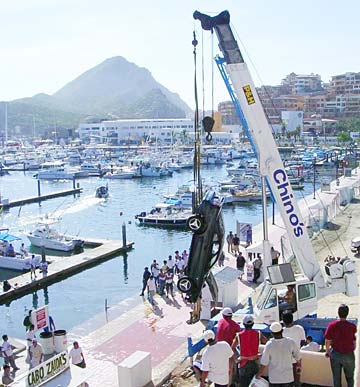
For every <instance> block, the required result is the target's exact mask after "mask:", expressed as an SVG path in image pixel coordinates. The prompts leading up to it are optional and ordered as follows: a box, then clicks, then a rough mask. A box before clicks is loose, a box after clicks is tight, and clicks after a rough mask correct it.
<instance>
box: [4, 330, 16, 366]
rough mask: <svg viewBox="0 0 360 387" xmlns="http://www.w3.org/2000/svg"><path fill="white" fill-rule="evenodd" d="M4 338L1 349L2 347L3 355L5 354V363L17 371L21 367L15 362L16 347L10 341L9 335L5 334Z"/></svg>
mask: <svg viewBox="0 0 360 387" xmlns="http://www.w3.org/2000/svg"><path fill="white" fill-rule="evenodd" d="M2 339H3V342H2V344H1V347H0V349H1V352H2V355H3V357H4V360H5V364H10V365H11V367H12V369H13V370H14V371H17V370H18V369H19V368H18V367H17V366H16V364H15V356H14V352H13V349H14V348H15V347H13V346H12V345H11V344H10V343H9V338H8V336H7V335H3V337H2Z"/></svg>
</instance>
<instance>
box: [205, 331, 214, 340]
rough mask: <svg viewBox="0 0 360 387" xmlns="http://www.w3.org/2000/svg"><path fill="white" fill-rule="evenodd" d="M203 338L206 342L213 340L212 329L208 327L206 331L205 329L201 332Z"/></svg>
mask: <svg viewBox="0 0 360 387" xmlns="http://www.w3.org/2000/svg"><path fill="white" fill-rule="evenodd" d="M203 339H204V340H205V341H206V342H208V341H209V340H214V339H215V333H214V332H213V331H212V330H210V329H208V330H207V331H205V332H204V333H203Z"/></svg>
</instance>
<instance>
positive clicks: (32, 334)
mask: <svg viewBox="0 0 360 387" xmlns="http://www.w3.org/2000/svg"><path fill="white" fill-rule="evenodd" d="M34 329H35V327H34V325H33V324H31V325H30V327H29V329H28V330H27V331H26V342H27V346H28V348H30V347H31V345H32V342H33V340H34V339H35V330H34Z"/></svg>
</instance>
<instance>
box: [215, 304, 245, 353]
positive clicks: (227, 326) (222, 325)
mask: <svg viewBox="0 0 360 387" xmlns="http://www.w3.org/2000/svg"><path fill="white" fill-rule="evenodd" d="M221 314H222V317H223V318H222V319H221V320H220V321H219V323H218V326H217V331H216V341H226V342H227V343H228V344H229V345H230V346H231V348H233V349H234V347H235V346H236V340H235V337H236V333H238V332H240V325H239V324H238V323H237V322H235V321H233V319H232V315H233V312H232V309H231V308H224V309H223V310H222V312H221Z"/></svg>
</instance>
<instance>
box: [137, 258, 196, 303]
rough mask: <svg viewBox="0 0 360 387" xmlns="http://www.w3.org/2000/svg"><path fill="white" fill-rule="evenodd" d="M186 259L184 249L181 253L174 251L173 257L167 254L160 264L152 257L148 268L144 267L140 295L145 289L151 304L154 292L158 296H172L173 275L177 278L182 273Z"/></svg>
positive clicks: (142, 294) (143, 293)
mask: <svg viewBox="0 0 360 387" xmlns="http://www.w3.org/2000/svg"><path fill="white" fill-rule="evenodd" d="M188 259H189V254H188V253H187V251H186V250H184V251H183V252H182V254H180V253H179V251H178V250H177V251H175V255H174V257H173V256H172V255H169V257H168V258H167V259H166V260H164V261H163V263H162V264H160V263H159V262H157V260H156V259H154V260H153V261H152V263H151V265H150V269H149V267H145V268H144V273H143V286H142V290H141V293H140V296H144V295H145V291H147V297H148V300H149V302H150V304H151V305H154V304H155V301H154V295H155V293H157V294H159V295H160V296H166V297H170V296H171V297H174V280H175V276H177V278H178V279H179V278H181V277H182V276H183V275H184V271H185V268H186V266H187V263H188Z"/></svg>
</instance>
